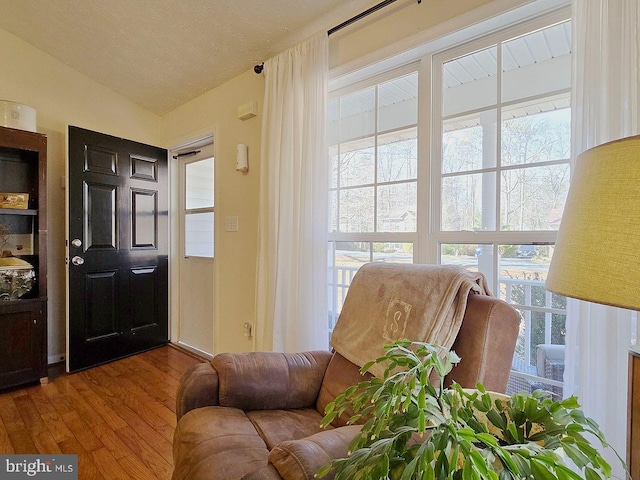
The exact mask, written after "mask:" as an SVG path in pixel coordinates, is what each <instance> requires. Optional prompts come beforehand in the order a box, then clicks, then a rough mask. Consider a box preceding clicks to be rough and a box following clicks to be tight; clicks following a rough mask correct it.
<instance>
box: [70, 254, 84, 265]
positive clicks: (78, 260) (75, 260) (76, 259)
mask: <svg viewBox="0 0 640 480" xmlns="http://www.w3.org/2000/svg"><path fill="white" fill-rule="evenodd" d="M71 263H73V264H74V265H82V264H83V263H84V258H82V257H79V256H77V255H76V256H75V257H73V258H72V259H71Z"/></svg>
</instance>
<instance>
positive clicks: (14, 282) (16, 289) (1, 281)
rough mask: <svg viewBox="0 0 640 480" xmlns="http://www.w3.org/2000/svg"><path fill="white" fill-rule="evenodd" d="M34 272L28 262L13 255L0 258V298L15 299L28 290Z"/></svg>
mask: <svg viewBox="0 0 640 480" xmlns="http://www.w3.org/2000/svg"><path fill="white" fill-rule="evenodd" d="M35 279H36V272H35V270H34V268H33V265H31V264H30V263H29V262H26V261H25V260H22V259H20V258H15V257H6V258H0V300H16V299H18V298H20V297H21V296H23V295H24V294H25V293H27V292H29V291H30V290H31V289H32V288H33V284H34V283H35Z"/></svg>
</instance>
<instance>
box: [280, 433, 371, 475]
mask: <svg viewBox="0 0 640 480" xmlns="http://www.w3.org/2000/svg"><path fill="white" fill-rule="evenodd" d="M361 428H362V425H349V426H346V427H339V428H334V429H331V430H325V431H322V432H319V433H316V434H315V435H311V436H310V437H306V438H302V439H300V440H288V441H286V442H282V443H280V444H278V445H277V446H275V447H274V448H273V450H271V452H270V453H269V465H272V466H273V467H275V469H276V470H277V471H278V473H279V474H280V476H281V477H282V478H283V479H284V480H303V479H304V480H313V479H314V475H315V474H316V473H317V471H318V470H320V469H321V468H322V467H324V466H325V465H329V463H331V460H334V459H337V458H345V457H347V456H348V454H349V443H350V442H351V440H353V439H354V437H355V436H356V435H357V434H358V432H359V431H360V429H361Z"/></svg>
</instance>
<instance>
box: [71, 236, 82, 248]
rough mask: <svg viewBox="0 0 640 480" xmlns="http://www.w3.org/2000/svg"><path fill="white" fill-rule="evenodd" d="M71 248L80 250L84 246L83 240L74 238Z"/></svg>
mask: <svg viewBox="0 0 640 480" xmlns="http://www.w3.org/2000/svg"><path fill="white" fill-rule="evenodd" d="M71 246H72V247H76V248H80V247H81V246H82V240H80V239H79V238H74V239H73V240H71Z"/></svg>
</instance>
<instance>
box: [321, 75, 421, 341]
mask: <svg viewBox="0 0 640 480" xmlns="http://www.w3.org/2000/svg"><path fill="white" fill-rule="evenodd" d="M329 121H330V124H329V137H330V144H331V147H330V155H331V172H330V173H331V177H330V178H331V188H330V201H331V205H330V212H331V220H330V222H331V223H330V240H331V242H330V245H329V251H330V258H329V274H330V278H329V302H330V312H329V318H330V324H329V330H330V331H331V330H332V329H333V325H334V323H335V320H336V318H337V313H338V312H339V311H340V309H341V308H342V301H343V300H344V297H345V295H346V291H347V289H348V286H349V283H351V278H352V276H353V274H354V273H355V272H356V270H357V269H358V268H359V267H360V266H361V265H362V264H363V263H365V262H371V261H382V262H410V263H412V262H413V245H414V242H415V239H416V235H417V224H416V221H417V213H416V209H417V183H418V176H417V167H418V151H417V143H418V141H417V122H418V74H417V72H416V71H415V67H414V68H410V69H405V70H404V71H400V72H394V73H393V74H391V75H388V76H387V78H383V79H382V80H380V81H377V82H375V83H372V84H370V85H367V86H361V87H360V88H357V89H355V91H351V92H349V93H346V94H344V95H336V98H334V99H333V100H332V101H331V102H330V104H329Z"/></svg>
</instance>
